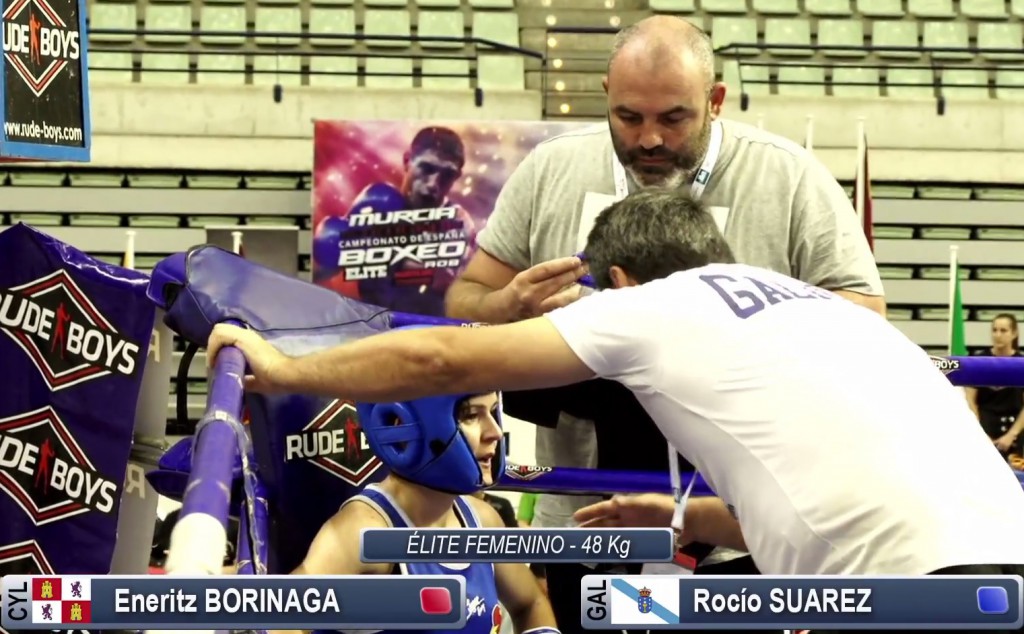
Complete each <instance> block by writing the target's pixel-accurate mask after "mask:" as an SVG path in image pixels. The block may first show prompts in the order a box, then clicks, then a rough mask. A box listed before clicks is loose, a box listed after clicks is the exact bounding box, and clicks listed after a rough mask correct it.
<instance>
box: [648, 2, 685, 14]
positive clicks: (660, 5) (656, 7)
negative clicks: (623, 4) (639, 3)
mask: <svg viewBox="0 0 1024 634" xmlns="http://www.w3.org/2000/svg"><path fill="white" fill-rule="evenodd" d="M648 6H650V8H651V11H654V12H655V13H693V12H694V11H696V10H697V3H696V2H695V1H694V0H650V3H649V5H648Z"/></svg>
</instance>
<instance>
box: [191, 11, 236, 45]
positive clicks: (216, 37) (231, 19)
mask: <svg viewBox="0 0 1024 634" xmlns="http://www.w3.org/2000/svg"><path fill="white" fill-rule="evenodd" d="M245 10H246V7H245V5H242V4H239V5H227V4H224V5H220V4H218V5H209V4H204V5H202V7H201V8H200V11H199V28H200V30H201V31H202V33H200V35H199V41H200V42H201V43H203V44H216V45H222V46H223V45H230V46H241V45H242V44H244V43H245V31H246V23H247V20H246V11H245ZM214 32H216V33H215V34H214ZM231 33H237V35H231Z"/></svg>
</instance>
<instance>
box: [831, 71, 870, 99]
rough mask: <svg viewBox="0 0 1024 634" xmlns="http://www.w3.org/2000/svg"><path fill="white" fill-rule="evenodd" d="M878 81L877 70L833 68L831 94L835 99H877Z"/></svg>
mask: <svg viewBox="0 0 1024 634" xmlns="http://www.w3.org/2000/svg"><path fill="white" fill-rule="evenodd" d="M879 81H880V73H879V70H878V69H877V68H860V67H857V66H835V67H833V69H832V94H833V95H834V96H836V97H852V98H861V97H877V96H878V93H879ZM855 84H866V85H855Z"/></svg>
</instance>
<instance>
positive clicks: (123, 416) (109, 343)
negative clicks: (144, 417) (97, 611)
mask: <svg viewBox="0 0 1024 634" xmlns="http://www.w3.org/2000/svg"><path fill="white" fill-rule="evenodd" d="M147 282H148V278H147V277H146V276H145V275H143V274H141V273H135V272H133V271H129V270H126V269H122V268H120V267H116V266H111V265H108V264H105V263H102V262H100V261H98V260H95V259H93V258H91V257H89V256H87V255H85V254H84V253H81V252H80V251H78V250H77V249H74V248H72V247H70V246H68V245H66V244H63V243H61V242H59V241H58V240H56V239H54V238H52V237H50V236H47V235H45V234H43V233H41V232H39V231H37V230H35V229H32V228H31V227H29V226H27V225H16V226H14V227H11V228H10V229H7V230H6V231H4V232H2V233H0V379H2V380H0V518H3V521H0V576H4V575H8V574H106V573H108V572H109V571H110V565H111V557H112V555H113V552H114V544H115V541H116V539H117V519H118V511H119V507H120V501H121V494H122V488H123V483H124V482H125V471H126V469H127V466H128V456H129V452H130V450H131V446H132V433H133V429H134V425H135V410H136V402H137V401H138V398H139V389H140V384H141V380H142V373H143V369H144V365H145V363H146V356H147V352H148V349H149V345H150V333H151V332H152V330H153V322H154V318H155V309H154V307H153V305H152V304H151V303H150V302H149V301H148V300H147V299H146V284H147Z"/></svg>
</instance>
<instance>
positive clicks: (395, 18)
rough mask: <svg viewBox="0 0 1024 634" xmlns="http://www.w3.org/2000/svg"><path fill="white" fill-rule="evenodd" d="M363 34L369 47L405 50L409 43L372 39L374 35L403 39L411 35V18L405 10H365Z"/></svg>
mask: <svg viewBox="0 0 1024 634" xmlns="http://www.w3.org/2000/svg"><path fill="white" fill-rule="evenodd" d="M363 34H364V35H365V36H366V45H367V46H370V47H375V46H377V47H388V48H405V47H407V46H408V45H409V42H408V41H407V40H406V41H401V40H382V39H373V36H375V35H382V36H385V37H388V36H390V37H395V36H397V37H405V38H408V37H410V36H411V35H412V18H411V16H410V15H409V11H407V10H405V9H367V10H366V13H365V14H364V16H363Z"/></svg>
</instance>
